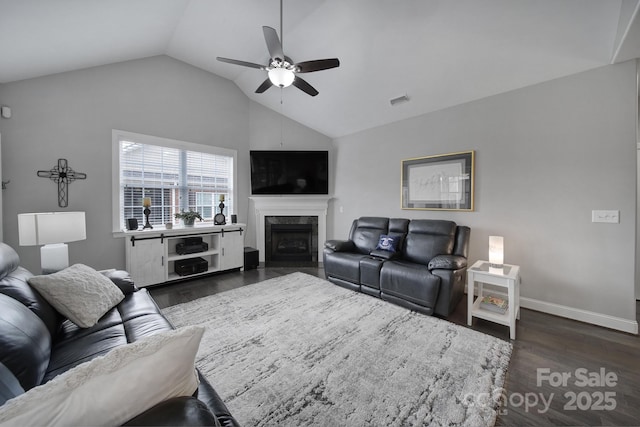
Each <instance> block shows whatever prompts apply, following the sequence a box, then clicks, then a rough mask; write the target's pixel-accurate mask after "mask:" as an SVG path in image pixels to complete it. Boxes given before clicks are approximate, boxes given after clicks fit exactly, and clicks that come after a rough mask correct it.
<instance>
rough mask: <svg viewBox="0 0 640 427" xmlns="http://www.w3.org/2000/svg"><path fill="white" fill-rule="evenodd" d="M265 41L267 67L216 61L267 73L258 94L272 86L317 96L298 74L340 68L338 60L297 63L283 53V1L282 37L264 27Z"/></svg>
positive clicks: (227, 60)
mask: <svg viewBox="0 0 640 427" xmlns="http://www.w3.org/2000/svg"><path fill="white" fill-rule="evenodd" d="M262 32H263V33H264V39H265V41H266V42H267V50H268V51H269V55H270V56H271V58H270V60H269V63H268V64H267V65H260V64H255V63H253V62H246V61H239V60H237V59H229V58H222V57H220V56H218V57H217V58H216V59H217V60H218V61H221V62H227V63H229V64H235V65H240V66H243V67H249V68H257V69H259V70H265V71H267V75H268V77H267V79H266V80H265V81H264V82H262V84H261V85H260V86H258V89H256V93H263V92H264V91H266V90H267V89H269V88H270V87H271V86H279V87H281V88H282V87H288V86H290V85H292V84H293V85H294V86H295V87H297V88H298V89H300V90H301V91H303V92H305V93H307V94H309V95H311V96H316V95H317V94H318V91H317V90H316V89H315V88H314V87H313V86H311V85H310V84H309V83H307V81H306V80H303V79H302V78H301V77H300V76H298V74H300V73H311V72H313V71H321V70H328V69H330V68H336V67H339V66H340V61H339V60H338V58H330V59H316V60H312V61H303V62H298V63H295V62H293V60H292V59H291V58H289V57H288V56H286V55H285V54H284V53H283V49H282V41H281V40H282V0H280V37H278V33H277V32H276V30H275V29H273V28H271V27H267V26H264V27H262Z"/></svg>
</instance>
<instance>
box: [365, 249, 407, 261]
mask: <svg viewBox="0 0 640 427" xmlns="http://www.w3.org/2000/svg"><path fill="white" fill-rule="evenodd" d="M369 255H371V256H372V257H376V258H380V259H383V260H385V261H386V260H390V259H396V258H399V257H400V254H399V253H398V252H391V251H384V250H382V249H374V250H372V251H371V252H369Z"/></svg>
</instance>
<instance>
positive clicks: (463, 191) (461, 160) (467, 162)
mask: <svg viewBox="0 0 640 427" xmlns="http://www.w3.org/2000/svg"><path fill="white" fill-rule="evenodd" d="M474 174H475V151H462V152H458V153H449V154H438V155H434V156H426V157H417V158H413V159H405V160H402V176H401V208H402V209H421V210H451V211H473V209H474V200H473V193H474Z"/></svg>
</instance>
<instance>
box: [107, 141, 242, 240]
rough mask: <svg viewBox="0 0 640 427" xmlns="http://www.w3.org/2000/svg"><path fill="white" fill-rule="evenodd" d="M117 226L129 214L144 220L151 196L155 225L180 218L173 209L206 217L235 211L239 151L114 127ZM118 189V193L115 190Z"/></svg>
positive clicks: (151, 217) (120, 226)
mask: <svg viewBox="0 0 640 427" xmlns="http://www.w3.org/2000/svg"><path fill="white" fill-rule="evenodd" d="M113 145H114V147H113V157H114V183H113V184H114V185H113V188H114V196H113V197H114V230H117V231H119V230H122V229H123V228H125V227H124V224H125V220H126V219H128V218H136V219H137V220H138V223H139V224H144V221H145V219H144V213H143V209H144V208H143V207H142V199H143V198H145V197H148V198H150V199H151V208H150V209H151V214H150V215H149V222H150V223H151V225H160V224H165V223H168V222H171V223H174V224H178V223H179V221H178V220H176V219H175V218H174V214H175V213H177V212H180V211H183V210H184V211H188V210H195V211H198V212H199V213H200V215H201V216H202V218H203V223H207V222H208V223H211V224H213V217H214V216H215V215H216V213H220V208H219V206H218V205H219V204H220V197H221V196H224V211H223V212H222V213H224V214H225V215H226V216H229V214H230V213H233V212H234V201H235V200H234V199H235V197H234V196H235V193H234V181H235V179H234V177H235V165H236V151H235V150H229V149H224V148H217V147H211V146H207V145H199V144H191V143H187V142H183V141H175V140H168V139H165V138H158V137H152V136H148V135H140V134H134V133H130V132H123V131H116V130H114V131H113ZM116 193H117V194H116Z"/></svg>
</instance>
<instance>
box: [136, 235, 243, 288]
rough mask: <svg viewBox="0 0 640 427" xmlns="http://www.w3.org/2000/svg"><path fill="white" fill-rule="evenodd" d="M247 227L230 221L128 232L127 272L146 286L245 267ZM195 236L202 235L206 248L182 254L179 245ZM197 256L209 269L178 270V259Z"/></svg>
mask: <svg viewBox="0 0 640 427" xmlns="http://www.w3.org/2000/svg"><path fill="white" fill-rule="evenodd" d="M246 228H247V227H246V225H245V224H228V225H216V226H194V227H180V228H173V229H171V230H167V229H165V228H164V227H162V228H159V229H152V230H144V231H127V232H125V233H124V235H125V245H126V258H127V260H126V261H127V271H129V273H130V274H131V277H132V278H133V280H134V283H135V284H136V285H137V286H140V287H144V286H150V285H156V284H161V283H165V282H170V281H174V280H181V279H186V278H189V277H197V276H201V275H205V274H209V273H214V272H218V271H225V270H232V269H236V268H240V269H242V268H243V266H244V234H245V230H246ZM193 237H199V238H202V242H203V243H206V244H207V249H206V250H203V251H200V252H193V253H183V254H179V253H178V251H176V245H178V244H180V243H184V242H185V241H186V239H188V238H193ZM197 258H202V259H203V260H204V261H206V263H207V265H206V270H203V271H199V272H197V273H193V274H188V275H179V274H177V273H176V262H179V261H182V260H193V259H197ZM198 261H200V262H201V263H202V261H201V260H198Z"/></svg>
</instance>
